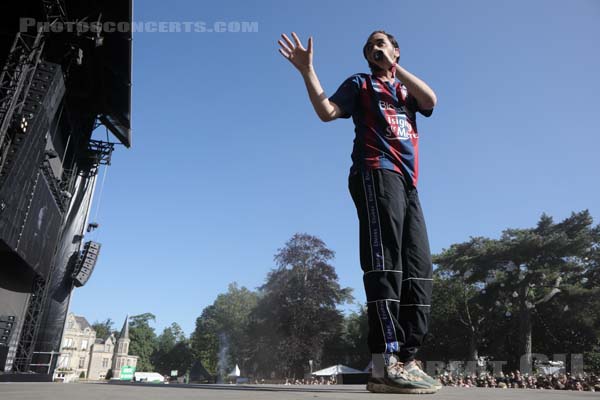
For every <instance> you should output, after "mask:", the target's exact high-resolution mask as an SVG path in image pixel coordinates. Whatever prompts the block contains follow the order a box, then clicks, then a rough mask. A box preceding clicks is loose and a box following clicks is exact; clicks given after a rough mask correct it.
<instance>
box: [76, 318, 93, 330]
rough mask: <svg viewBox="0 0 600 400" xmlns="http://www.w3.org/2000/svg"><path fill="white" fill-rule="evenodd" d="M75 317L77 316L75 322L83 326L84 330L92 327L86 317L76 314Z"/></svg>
mask: <svg viewBox="0 0 600 400" xmlns="http://www.w3.org/2000/svg"><path fill="white" fill-rule="evenodd" d="M74 317H75V322H77V325H79V328H81V330H84V329H85V328H90V329H92V326H91V325H90V323H89V322H88V321H87V319H85V317H78V316H77V315H75V316H74Z"/></svg>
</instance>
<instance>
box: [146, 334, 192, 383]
mask: <svg viewBox="0 0 600 400" xmlns="http://www.w3.org/2000/svg"><path fill="white" fill-rule="evenodd" d="M157 344H158V347H157V349H156V351H155V352H154V353H153V354H152V357H151V360H152V364H153V365H154V367H155V370H156V371H157V372H160V373H161V374H163V375H170V373H171V371H173V370H177V371H178V375H183V374H185V373H186V371H187V370H188V369H189V368H190V366H191V364H192V360H193V357H192V350H191V348H190V346H189V341H188V340H187V339H186V337H185V334H184V333H183V330H182V329H181V327H180V326H179V325H178V324H177V323H175V322H173V323H172V324H171V326H170V327H167V328H165V329H164V330H163V332H162V333H161V334H160V336H158V338H157Z"/></svg>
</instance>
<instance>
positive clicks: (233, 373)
mask: <svg viewBox="0 0 600 400" xmlns="http://www.w3.org/2000/svg"><path fill="white" fill-rule="evenodd" d="M228 376H229V377H232V378H237V377H238V376H240V367H238V365H237V364H235V368H234V369H233V371H231V373H230V374H229V375H228Z"/></svg>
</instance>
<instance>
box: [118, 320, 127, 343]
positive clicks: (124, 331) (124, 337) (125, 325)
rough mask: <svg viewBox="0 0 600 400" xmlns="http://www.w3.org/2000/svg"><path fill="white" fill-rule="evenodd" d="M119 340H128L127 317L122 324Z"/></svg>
mask: <svg viewBox="0 0 600 400" xmlns="http://www.w3.org/2000/svg"><path fill="white" fill-rule="evenodd" d="M119 339H129V315H128V316H126V317H125V322H124V323H123V328H121V334H119Z"/></svg>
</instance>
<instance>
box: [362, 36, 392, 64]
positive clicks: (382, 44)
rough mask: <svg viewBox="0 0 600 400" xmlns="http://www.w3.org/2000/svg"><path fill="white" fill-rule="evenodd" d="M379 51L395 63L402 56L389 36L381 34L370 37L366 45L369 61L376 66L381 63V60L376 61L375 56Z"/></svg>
mask: <svg viewBox="0 0 600 400" xmlns="http://www.w3.org/2000/svg"><path fill="white" fill-rule="evenodd" d="M378 51H382V52H384V53H386V54H387V56H388V58H390V59H391V60H393V61H396V58H398V57H399V56H400V49H398V48H394V46H393V45H392V43H391V42H390V40H389V39H388V37H387V35H385V34H383V33H379V32H378V33H375V34H374V35H372V36H371V37H369V40H367V45H366V53H367V59H368V60H369V61H370V62H371V63H373V64H376V65H380V63H381V60H376V59H375V54H376V53H377V52H378Z"/></svg>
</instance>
